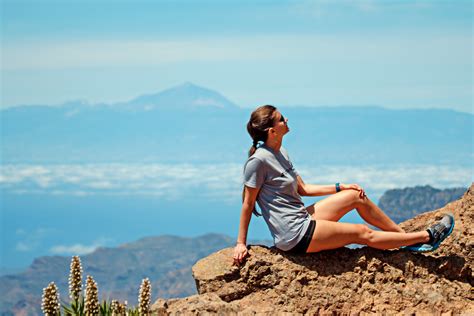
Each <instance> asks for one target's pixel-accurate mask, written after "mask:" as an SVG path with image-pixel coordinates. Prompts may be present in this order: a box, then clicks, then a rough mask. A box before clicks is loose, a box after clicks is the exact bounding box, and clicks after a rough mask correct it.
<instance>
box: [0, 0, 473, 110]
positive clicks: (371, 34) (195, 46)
mask: <svg viewBox="0 0 474 316" xmlns="http://www.w3.org/2000/svg"><path fill="white" fill-rule="evenodd" d="M472 12H473V10H472V2H471V1H462V0H457V1H368V0H366V1H362V0H361V1H322V0H317V1H217V0H216V1H109V0H102V1H78V0H71V1H39V0H35V1H33V0H28V1H27V0H15V1H12V0H2V1H1V14H2V16H1V18H2V19H1V102H0V107H1V108H7V107H11V106H17V105H22V104H50V105H59V104H62V103H64V102H67V101H71V100H78V99H80V100H87V101H89V102H92V103H96V102H106V103H111V102H117V101H126V100H129V99H132V98H134V97H136V96H138V95H142V94H145V93H156V92H159V91H162V90H165V89H167V88H170V87H173V86H176V85H179V84H181V83H183V82H193V83H195V84H197V85H200V86H204V87H207V88H210V89H213V90H217V91H219V92H220V93H222V94H223V95H224V96H226V97H227V98H229V99H230V100H231V101H233V102H235V103H236V104H238V105H239V106H241V107H255V106H256V105H258V104H262V103H273V104H277V105H280V106H283V105H287V106H291V105H311V106H335V105H380V106H384V107H388V108H450V109H454V110H458V111H463V112H470V113H472V112H473V106H472V99H473V94H472V93H473V92H472V91H473V77H472V76H473V69H472V64H473V59H472V48H473V44H472V29H473V28H472Z"/></svg>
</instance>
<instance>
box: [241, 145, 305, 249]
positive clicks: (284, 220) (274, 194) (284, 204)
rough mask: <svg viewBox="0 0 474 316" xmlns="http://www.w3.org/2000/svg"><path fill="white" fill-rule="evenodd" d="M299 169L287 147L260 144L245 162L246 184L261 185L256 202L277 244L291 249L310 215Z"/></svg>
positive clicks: (297, 240) (258, 186) (296, 242)
mask: <svg viewBox="0 0 474 316" xmlns="http://www.w3.org/2000/svg"><path fill="white" fill-rule="evenodd" d="M297 176H298V173H297V172H296V170H295V168H294V167H293V164H292V163H291V161H290V158H289V157H288V152H287V151H286V149H285V148H283V147H280V150H279V151H278V152H275V151H274V150H273V149H272V148H270V147H268V146H266V145H265V144H263V145H261V146H260V147H259V148H257V150H256V151H255V153H254V154H253V155H252V156H250V157H249V158H248V160H247V162H246V163H245V166H244V185H246V186H248V187H252V188H260V191H259V194H258V196H257V203H258V206H259V207H260V209H261V211H262V216H263V218H264V219H265V222H266V223H267V225H268V228H269V229H270V232H271V234H272V236H273V241H274V243H275V246H276V247H277V248H279V249H281V250H284V251H286V250H290V249H291V248H293V247H294V246H296V244H298V242H299V241H300V240H301V239H302V238H303V235H304V233H305V232H306V230H307V228H308V226H309V223H310V221H311V215H309V214H308V212H307V211H306V209H305V206H304V204H303V201H302V200H301V196H300V195H299V194H298V181H297V178H296V177H297Z"/></svg>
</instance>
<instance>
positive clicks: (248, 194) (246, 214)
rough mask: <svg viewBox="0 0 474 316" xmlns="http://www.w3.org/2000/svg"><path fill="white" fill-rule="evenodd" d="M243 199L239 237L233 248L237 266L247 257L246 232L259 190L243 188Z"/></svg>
mask: <svg viewBox="0 0 474 316" xmlns="http://www.w3.org/2000/svg"><path fill="white" fill-rule="evenodd" d="M244 190H245V198H244V201H243V203H242V212H241V214H240V225H239V236H238V237H237V244H236V246H235V248H234V263H236V264H237V265H239V264H240V263H241V262H242V260H243V259H244V258H245V257H246V256H247V246H246V244H247V232H248V228H249V224H250V219H251V218H252V212H253V209H254V207H255V201H256V200H257V195H258V191H259V190H260V189H256V188H251V187H248V186H245V188H244Z"/></svg>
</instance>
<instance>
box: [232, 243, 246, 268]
mask: <svg viewBox="0 0 474 316" xmlns="http://www.w3.org/2000/svg"><path fill="white" fill-rule="evenodd" d="M247 255H248V252H247V246H245V244H243V243H239V242H238V243H237V245H236V246H235V248H234V264H236V265H240V264H241V263H242V261H243V260H244V258H245V257H246V256H247Z"/></svg>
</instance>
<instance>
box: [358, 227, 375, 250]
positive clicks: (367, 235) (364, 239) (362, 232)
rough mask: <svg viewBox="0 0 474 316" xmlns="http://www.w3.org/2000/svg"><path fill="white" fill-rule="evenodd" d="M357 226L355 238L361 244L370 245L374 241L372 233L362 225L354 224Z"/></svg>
mask: <svg viewBox="0 0 474 316" xmlns="http://www.w3.org/2000/svg"><path fill="white" fill-rule="evenodd" d="M356 225H357V228H356V230H357V236H358V238H359V240H360V241H361V243H363V244H364V245H367V244H370V243H372V241H373V239H374V231H373V230H372V229H371V228H369V226H367V225H364V224H356Z"/></svg>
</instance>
